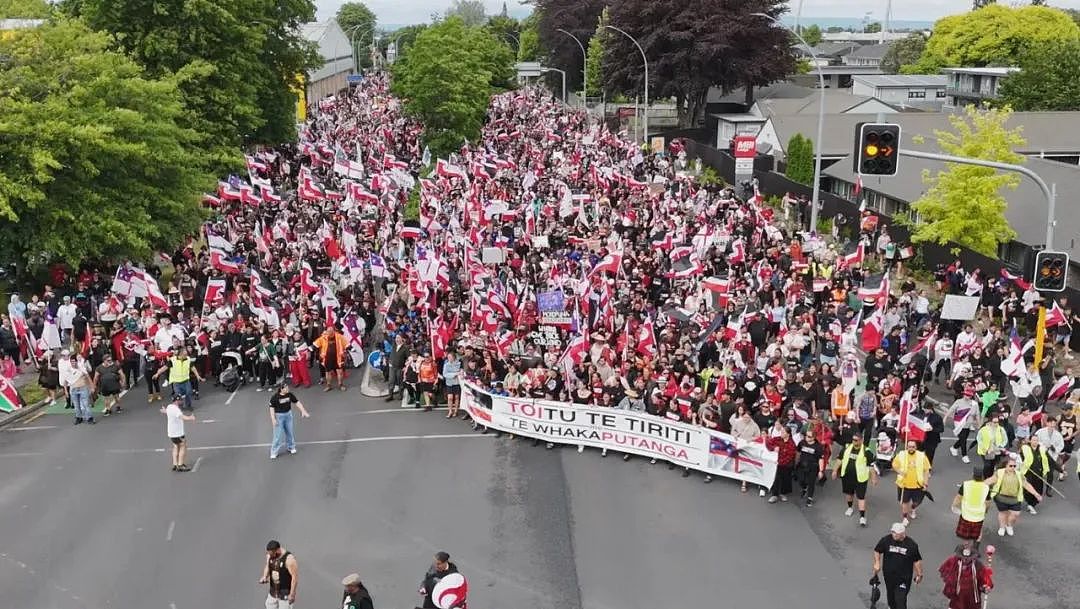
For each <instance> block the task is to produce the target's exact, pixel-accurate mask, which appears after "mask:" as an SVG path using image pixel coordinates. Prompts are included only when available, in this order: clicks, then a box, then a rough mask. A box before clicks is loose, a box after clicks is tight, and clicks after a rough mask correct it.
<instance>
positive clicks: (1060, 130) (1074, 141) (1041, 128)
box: [770, 112, 1080, 160]
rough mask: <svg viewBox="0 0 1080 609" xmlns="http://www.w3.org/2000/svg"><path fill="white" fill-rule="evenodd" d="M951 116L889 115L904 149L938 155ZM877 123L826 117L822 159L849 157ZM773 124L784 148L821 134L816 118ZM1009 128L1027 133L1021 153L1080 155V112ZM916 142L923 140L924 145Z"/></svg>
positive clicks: (1046, 115) (786, 118)
mask: <svg viewBox="0 0 1080 609" xmlns="http://www.w3.org/2000/svg"><path fill="white" fill-rule="evenodd" d="M949 116H950V115H949V114H947V113H943V112H900V113H895V114H889V115H888V121H889V122H894V123H898V124H900V126H901V129H902V136H901V146H902V147H908V148H914V149H916V150H926V151H937V145H936V141H937V137H936V134H935V131H939V130H948V129H950V128H951V125H950V123H949ZM876 120H877V115H876V114H857V113H851V114H829V115H826V116H825V130H824V137H823V139H824V141H823V142H822V156H827V157H834V158H835V157H838V156H847V155H848V154H850V153H851V148H852V142H853V141H854V137H855V125H856V124H857V123H860V122H874V121H876ZM770 121H771V122H772V126H773V129H774V130H775V131H776V135H777V138H778V140H779V141H780V142H783V143H784V144H786V143H787V141H788V140H789V139H790V138H791V136H793V135H795V134H796V133H801V134H803V135H804V136H806V135H812V134H814V133H817V115H816V114H797V115H776V116H772V117H770ZM1006 126H1007V127H1009V128H1013V127H1021V128H1022V130H1023V131H1022V133H1023V136H1024V138H1025V139H1026V140H1027V144H1026V145H1025V146H1023V147H1022V148H1020V149H1019V150H1018V152H1022V153H1024V154H1026V155H1038V154H1040V153H1045V154H1051V155H1066V154H1072V155H1075V154H1080V138H1077V137H1076V134H1077V133H1080V112H1014V113H1013V114H1012V116H1011V117H1010V118H1009V122H1008V123H1006ZM917 136H918V138H917ZM916 139H921V140H922V143H918V142H916ZM905 160H906V159H905Z"/></svg>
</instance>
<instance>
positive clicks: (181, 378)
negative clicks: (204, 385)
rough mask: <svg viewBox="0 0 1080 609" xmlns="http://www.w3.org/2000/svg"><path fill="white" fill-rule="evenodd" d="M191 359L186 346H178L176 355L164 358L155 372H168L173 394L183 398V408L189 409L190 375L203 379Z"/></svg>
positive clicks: (159, 374) (159, 373)
mask: <svg viewBox="0 0 1080 609" xmlns="http://www.w3.org/2000/svg"><path fill="white" fill-rule="evenodd" d="M191 363H192V362H191V359H190V358H188V351H187V347H184V346H180V347H178V348H177V349H176V355H174V356H172V357H170V358H169V359H168V360H166V363H165V365H164V366H162V367H161V369H159V370H158V371H157V372H156V373H154V376H155V377H158V376H161V375H163V374H165V373H166V372H168V373H169V384H170V385H172V390H173V394H174V395H177V396H179V397H182V398H183V399H184V410H191V377H192V375H194V376H195V378H197V379H199V380H200V381H203V382H205V381H204V380H203V378H202V375H200V374H199V371H198V369H196V368H195V367H194V366H192V365H191Z"/></svg>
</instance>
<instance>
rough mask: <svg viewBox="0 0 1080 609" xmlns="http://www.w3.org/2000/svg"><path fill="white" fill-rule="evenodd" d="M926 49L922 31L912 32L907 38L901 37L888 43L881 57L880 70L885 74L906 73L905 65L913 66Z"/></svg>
mask: <svg viewBox="0 0 1080 609" xmlns="http://www.w3.org/2000/svg"><path fill="white" fill-rule="evenodd" d="M924 50H926V36H925V35H923V33H922V32H912V33H911V34H909V35H908V37H907V38H901V39H900V40H897V41H895V42H893V43H892V44H891V45H889V49H888V50H887V51H885V55H884V57H882V58H881V70H882V71H883V72H885V73H886V74H899V73H906V72H905V71H904V70H905V68H906V67H907V66H913V65H914V64H916V63H917V62H918V61H919V58H920V57H922V54H923V51H924Z"/></svg>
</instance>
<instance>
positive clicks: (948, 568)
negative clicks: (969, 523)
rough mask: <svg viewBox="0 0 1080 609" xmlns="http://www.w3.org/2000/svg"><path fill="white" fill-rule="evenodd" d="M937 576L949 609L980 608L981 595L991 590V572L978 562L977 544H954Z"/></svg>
mask: <svg viewBox="0 0 1080 609" xmlns="http://www.w3.org/2000/svg"><path fill="white" fill-rule="evenodd" d="M991 549H992V548H991ZM938 574H939V575H941V581H942V582H943V583H944V587H943V588H942V594H944V595H945V598H947V599H948V600H949V609H982V608H983V607H985V605H984V603H983V594H985V593H986V592H987V591H989V590H990V589H991V588H993V587H994V584H993V581H992V578H991V571H990V569H989V568H988V567H986V565H984V564H983V563H982V561H980V560H979V548H978V545H976V544H972V543H962V544H960V545H958V546H957V547H956V552H955V553H954V554H952V555H951V556H949V557H948V558H946V559H945V561H944V562H942V563H941V566H940V567H938Z"/></svg>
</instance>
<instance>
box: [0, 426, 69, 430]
mask: <svg viewBox="0 0 1080 609" xmlns="http://www.w3.org/2000/svg"><path fill="white" fill-rule="evenodd" d="M57 427H59V426H58V425H30V426H28V427H12V428H10V429H5V430H4V431H38V430H40V429H56V428H57Z"/></svg>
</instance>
